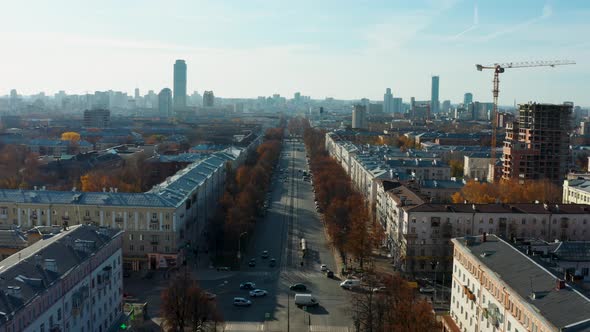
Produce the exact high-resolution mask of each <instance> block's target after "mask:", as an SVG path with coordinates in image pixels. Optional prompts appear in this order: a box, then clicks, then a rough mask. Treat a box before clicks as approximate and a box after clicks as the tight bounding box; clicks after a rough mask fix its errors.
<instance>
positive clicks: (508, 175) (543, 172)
mask: <svg viewBox="0 0 590 332" xmlns="http://www.w3.org/2000/svg"><path fill="white" fill-rule="evenodd" d="M571 113H572V105H571V104H563V105H553V104H536V103H528V104H524V105H520V109H519V111H518V115H517V119H516V120H515V121H514V122H512V123H508V124H507V126H506V139H505V140H504V148H503V160H502V161H503V167H502V178H503V179H518V180H536V179H549V180H551V181H554V182H556V183H558V182H561V181H563V178H564V177H565V174H566V173H567V162H568V155H569V133H570V130H571Z"/></svg>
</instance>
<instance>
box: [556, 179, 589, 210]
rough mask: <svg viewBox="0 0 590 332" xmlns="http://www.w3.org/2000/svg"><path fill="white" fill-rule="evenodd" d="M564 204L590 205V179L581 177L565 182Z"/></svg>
mask: <svg viewBox="0 0 590 332" xmlns="http://www.w3.org/2000/svg"><path fill="white" fill-rule="evenodd" d="M562 201H563V203H576V204H590V179H588V178H585V177H580V178H577V179H568V180H564V181H563V195H562Z"/></svg>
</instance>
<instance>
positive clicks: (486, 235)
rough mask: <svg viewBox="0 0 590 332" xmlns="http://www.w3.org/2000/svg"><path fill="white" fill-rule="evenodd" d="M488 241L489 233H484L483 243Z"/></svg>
mask: <svg viewBox="0 0 590 332" xmlns="http://www.w3.org/2000/svg"><path fill="white" fill-rule="evenodd" d="M487 240H488V233H486V232H483V236H482V238H481V242H486V241H487Z"/></svg>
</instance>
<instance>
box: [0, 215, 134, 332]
mask: <svg viewBox="0 0 590 332" xmlns="http://www.w3.org/2000/svg"><path fill="white" fill-rule="evenodd" d="M122 234H123V231H122V230H117V229H107V228H99V227H93V226H87V225H79V226H72V227H69V228H68V230H64V231H63V232H61V233H59V234H56V235H54V236H52V237H50V238H47V239H43V240H40V241H38V242H36V243H34V244H32V245H31V246H29V247H27V248H25V249H23V250H21V251H20V252H18V253H16V254H14V255H12V256H10V257H8V258H6V259H4V260H3V261H2V264H3V269H2V270H1V271H0V287H1V288H2V293H3V299H4V300H3V301H1V302H0V312H1V314H0V316H2V319H0V331H3V332H13V331H15V332H16V331H34V332H37V331H39V332H42V331H108V330H110V329H112V328H114V327H116V326H118V324H120V322H121V318H122V314H123V312H122V298H123V293H122V290H123V273H122V266H123V259H122V257H121V244H122Z"/></svg>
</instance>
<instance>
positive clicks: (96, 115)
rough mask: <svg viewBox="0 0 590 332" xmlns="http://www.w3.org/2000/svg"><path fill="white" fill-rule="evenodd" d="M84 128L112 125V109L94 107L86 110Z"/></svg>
mask: <svg viewBox="0 0 590 332" xmlns="http://www.w3.org/2000/svg"><path fill="white" fill-rule="evenodd" d="M82 125H83V126H84V128H108V127H110V126H111V111H109V110H105V109H93V110H85V111H84V120H83V123H82Z"/></svg>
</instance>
